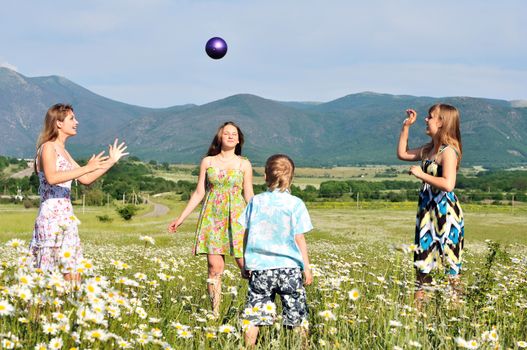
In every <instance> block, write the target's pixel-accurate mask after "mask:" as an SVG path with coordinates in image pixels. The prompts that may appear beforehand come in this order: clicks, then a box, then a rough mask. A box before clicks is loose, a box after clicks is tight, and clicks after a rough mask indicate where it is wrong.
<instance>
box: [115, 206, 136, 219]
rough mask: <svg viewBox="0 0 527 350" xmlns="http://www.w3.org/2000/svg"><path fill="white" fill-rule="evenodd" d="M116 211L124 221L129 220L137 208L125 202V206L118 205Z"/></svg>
mask: <svg viewBox="0 0 527 350" xmlns="http://www.w3.org/2000/svg"><path fill="white" fill-rule="evenodd" d="M116 210H117V213H118V214H119V215H120V216H121V217H122V218H123V219H124V220H126V221H128V220H131V219H132V217H133V216H134V215H135V214H136V213H137V211H138V210H139V208H138V207H136V206H135V205H132V204H127V205H125V206H122V207H119V208H117V209H116Z"/></svg>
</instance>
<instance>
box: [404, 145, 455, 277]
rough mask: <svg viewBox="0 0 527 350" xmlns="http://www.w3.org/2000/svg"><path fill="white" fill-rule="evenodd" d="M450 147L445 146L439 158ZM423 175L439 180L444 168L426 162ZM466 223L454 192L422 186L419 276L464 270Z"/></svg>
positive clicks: (418, 225)
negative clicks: (437, 269) (439, 269)
mask: <svg viewBox="0 0 527 350" xmlns="http://www.w3.org/2000/svg"><path fill="white" fill-rule="evenodd" d="M447 147H448V146H442V147H441V148H440V150H439V152H438V154H440V153H441V152H443V151H444V150H445V149H446V148H447ZM421 168H422V169H423V171H424V172H425V173H427V174H429V175H432V176H436V177H440V176H442V173H443V168H442V166H441V165H440V164H437V163H436V161H435V159H434V160H430V159H425V160H423V162H422V164H421ZM463 238H464V220H463V211H462V210H461V206H460V205H459V200H458V198H457V197H456V195H455V194H454V192H453V191H451V192H446V191H441V190H439V189H437V188H435V187H433V186H430V185H429V184H427V183H425V182H423V185H422V187H421V191H420V193H419V204H418V210H417V219H416V228H415V244H417V246H418V249H417V251H416V252H415V254H414V262H415V266H416V269H417V272H418V273H421V274H428V273H430V271H432V269H434V268H435V267H438V266H442V265H444V266H446V269H447V270H446V272H447V273H448V274H449V275H457V274H459V273H460V270H461V258H462V251H463Z"/></svg>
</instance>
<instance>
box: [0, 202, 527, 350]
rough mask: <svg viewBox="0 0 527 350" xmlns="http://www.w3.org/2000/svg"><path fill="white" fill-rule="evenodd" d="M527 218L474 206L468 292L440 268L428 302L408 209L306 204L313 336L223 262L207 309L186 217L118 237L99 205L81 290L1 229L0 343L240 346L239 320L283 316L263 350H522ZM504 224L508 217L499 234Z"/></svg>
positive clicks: (200, 261) (266, 330)
mask: <svg viewBox="0 0 527 350" xmlns="http://www.w3.org/2000/svg"><path fill="white" fill-rule="evenodd" d="M524 214H525V213H523V214H521V213H520V214H515V215H512V216H510V215H509V214H508V213H502V214H500V213H498V214H492V213H491V214H489V213H482V214H481V215H480V216H476V214H474V216H472V218H471V217H470V214H467V221H468V222H467V233H466V242H467V244H466V251H465V255H464V259H465V265H464V273H463V276H462V279H461V281H462V284H461V288H460V289H461V291H460V294H455V293H454V291H452V290H451V289H450V287H449V285H448V283H447V280H446V278H445V276H443V275H442V274H441V273H440V272H437V273H436V274H435V275H434V283H433V284H432V285H431V286H430V288H429V290H428V292H427V301H426V302H425V303H424V304H422V305H416V304H415V303H414V300H413V293H414V278H415V277H414V271H413V268H412V266H413V261H412V254H413V250H414V249H415V247H414V246H413V245H412V244H411V243H412V242H411V241H412V235H413V228H412V222H413V220H414V218H413V213H412V211H404V210H403V211H401V210H393V209H392V210H388V209H385V210H364V211H358V210H357V211H351V210H344V209H341V210H329V209H324V210H312V211H311V215H312V218H313V222H314V224H315V228H316V229H315V230H314V231H313V232H311V233H309V234H308V235H306V239H307V241H308V248H309V254H310V258H311V262H312V266H313V269H314V276H315V278H314V283H313V285H312V286H309V287H308V288H307V291H308V305H309V320H308V321H309V322H308V324H306V327H308V339H307V344H306V343H305V340H304V339H302V337H301V336H300V334H299V333H298V332H294V331H291V330H288V329H284V328H282V327H281V325H280V313H281V306H280V302H279V300H277V303H276V304H268V305H262V306H261V308H257V309H251V310H246V309H245V307H244V304H245V297H246V292H247V281H246V280H243V279H241V278H240V274H239V271H238V270H237V268H236V267H235V264H234V262H233V260H232V259H229V258H228V259H227V268H226V271H225V274H224V276H223V286H222V293H223V300H222V309H221V313H220V315H219V317H215V316H214V315H213V314H212V313H211V312H210V302H209V299H208V296H207V294H206V288H205V286H206V283H207V280H206V278H207V277H206V260H205V258H204V257H194V256H192V255H191V254H190V251H191V246H192V242H193V234H192V224H193V223H192V222H190V223H188V224H187V225H188V226H185V228H188V230H185V232H181V233H178V234H177V236H169V235H168V234H167V233H166V232H164V228H165V225H166V224H168V220H157V221H156V222H154V221H152V224H151V225H144V222H143V223H142V224H143V225H139V223H138V222H137V221H136V223H135V225H136V226H130V227H131V228H129V230H128V233H127V241H126V243H123V242H122V241H119V240H117V238H115V241H114V238H112V237H117V236H119V235H121V234H120V233H118V232H113V231H112V229H111V227H109V228H108V232H105V233H103V234H101V232H95V231H94V229H92V228H90V225H89V219H88V218H87V216H88V215H95V213H89V214H86V215H85V216H84V217H83V216H82V215H79V217H80V219H81V221H84V219H86V222H88V224H87V225H86V226H85V224H84V223H83V225H81V226H80V227H79V229H80V232H81V239H82V240H83V248H84V256H85V260H84V261H83V262H82V266H81V267H80V268H79V272H80V273H81V274H82V283H81V284H80V285H78V286H75V285H71V284H70V283H69V282H66V281H64V279H63V277H62V275H61V274H60V273H54V274H43V273H42V272H39V271H35V270H34V269H31V268H29V266H28V264H27V259H28V250H27V247H28V237H29V236H30V233H26V234H14V233H13V234H7V235H3V236H0V238H2V241H1V242H2V243H1V247H0V346H1V348H3V349H193V348H194V349H240V348H243V345H244V344H243V332H244V329H245V328H246V327H247V326H248V324H249V323H248V321H246V320H244V319H243V314H244V313H258V314H261V315H262V317H274V318H276V323H275V326H271V327H263V328H262V329H261V333H260V338H259V341H258V343H257V346H256V348H259V349H290V348H307V347H308V348H310V349H419V348H422V349H455V348H466V349H518V348H527V246H526V244H525V243H526V242H527V237H525V235H526V233H525V231H524V230H523V231H520V229H518V228H521V227H524V228H525V227H526V226H525V225H526V222H525V221H526V219H525V215H524ZM2 215H3V217H4V214H2ZM496 215H497V216H496ZM500 215H502V216H500ZM492 218H494V219H493V220H494V221H488V220H491V219H492ZM507 218H509V219H507ZM485 220H487V221H485ZM507 220H508V221H507ZM191 221H192V220H191ZM503 222H505V223H507V222H509V223H510V225H508V226H507V227H504V228H503V229H502V230H501V232H494V231H495V229H493V227H495V226H493V225H497V226H496V227H500V226H499V225H501V224H503ZM470 223H472V227H471V226H470V225H469V224H470ZM112 225H125V223H120V222H115V223H113V224H112ZM130 225H131V224H130ZM94 227H95V226H94ZM96 227H97V230H100V227H99V226H96ZM476 229H477V230H478V231H477V232H476V231H475V230H476ZM485 230H489V231H488V234H487V233H486V232H487V231H485ZM511 230H512V231H513V232H510V231H511ZM515 230H517V231H516V232H514V231H515ZM148 231H150V232H151V233H150V234H146V233H148ZM491 231H492V232H491ZM500 235H501V236H500ZM18 236H20V237H22V238H18ZM90 237H91V238H90ZM93 237H97V238H93ZM101 237H102V238H101ZM488 237H490V238H488ZM500 237H504V238H505V239H504V240H500V239H499V238H500ZM496 238H497V239H496ZM70 255H71V252H67V251H65V252H63V253H62V257H61V258H62V259H64V260H67V259H69V258H70Z"/></svg>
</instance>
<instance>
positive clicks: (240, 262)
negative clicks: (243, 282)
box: [235, 258, 249, 279]
mask: <svg viewBox="0 0 527 350" xmlns="http://www.w3.org/2000/svg"><path fill="white" fill-rule="evenodd" d="M235 260H236V264H237V265H238V267H239V268H240V273H241V275H242V278H243V279H248V278H249V273H248V272H247V271H246V270H245V261H244V260H243V258H235Z"/></svg>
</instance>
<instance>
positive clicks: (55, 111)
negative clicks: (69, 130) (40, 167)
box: [35, 103, 73, 172]
mask: <svg viewBox="0 0 527 350" xmlns="http://www.w3.org/2000/svg"><path fill="white" fill-rule="evenodd" d="M70 113H73V107H72V106H71V105H69V104H64V103H57V104H54V105H53V106H51V107H50V108H49V109H48V111H47V113H46V117H45V118H44V126H43V127H42V131H41V132H40V135H39V136H38V140H37V155H36V156H35V160H36V158H38V156H39V154H38V153H39V149H40V147H41V146H42V145H43V144H44V143H46V142H48V141H54V140H55V139H56V138H57V137H58V136H59V128H58V127H57V122H58V121H59V122H63V121H64V119H66V117H67V116H68V115H69V114H70ZM36 171H37V162H36V161H35V172H36Z"/></svg>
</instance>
